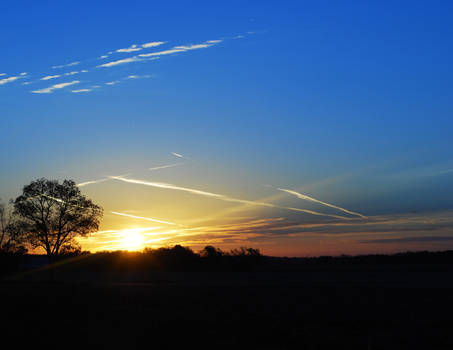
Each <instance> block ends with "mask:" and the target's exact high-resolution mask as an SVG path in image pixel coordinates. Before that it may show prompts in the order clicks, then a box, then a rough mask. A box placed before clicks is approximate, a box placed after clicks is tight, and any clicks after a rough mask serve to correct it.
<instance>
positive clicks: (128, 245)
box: [120, 228, 145, 250]
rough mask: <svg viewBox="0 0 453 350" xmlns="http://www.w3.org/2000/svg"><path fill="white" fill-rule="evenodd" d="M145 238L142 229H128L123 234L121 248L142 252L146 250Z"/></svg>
mask: <svg viewBox="0 0 453 350" xmlns="http://www.w3.org/2000/svg"><path fill="white" fill-rule="evenodd" d="M144 244H145V237H144V236H143V234H142V232H141V230H140V229H133V228H132V229H127V230H124V231H123V232H122V235H121V241H120V246H121V248H122V249H125V250H140V249H143V248H144Z"/></svg>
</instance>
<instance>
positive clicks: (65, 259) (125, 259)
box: [0, 245, 265, 274]
mask: <svg viewBox="0 0 453 350" xmlns="http://www.w3.org/2000/svg"><path fill="white" fill-rule="evenodd" d="M264 260H265V257H264V256H263V255H262V254H261V253H260V251H259V250H258V249H254V248H246V247H241V248H239V249H233V250H231V251H228V252H227V251H223V250H221V249H219V248H215V247H213V246H206V247H205V248H204V249H203V250H201V251H199V252H194V251H193V250H192V249H191V248H189V247H183V246H181V245H175V246H173V247H165V248H158V249H150V248H146V249H144V250H143V251H141V252H129V251H103V252H96V253H90V252H81V251H75V252H70V253H64V254H60V255H59V256H58V257H56V258H55V260H54V264H53V265H54V266H55V270H60V271H91V272H95V271H99V272H109V271H112V272H115V271H118V272H123V271H252V270H254V269H255V268H256V267H257V266H260V265H262V263H263V262H264ZM0 265H1V266H2V267H3V268H2V272H3V274H5V273H8V272H12V271H17V270H22V271H23V270H31V269H39V268H43V267H46V266H47V265H48V260H47V259H46V257H45V256H44V255H20V254H17V253H5V252H3V253H1V252H0Z"/></svg>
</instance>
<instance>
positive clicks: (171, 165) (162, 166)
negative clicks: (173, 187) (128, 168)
mask: <svg viewBox="0 0 453 350" xmlns="http://www.w3.org/2000/svg"><path fill="white" fill-rule="evenodd" d="M182 164H184V163H174V164H168V165H161V166H156V167H154V168H149V169H148V170H159V169H166V168H172V167H174V166H178V165H182Z"/></svg>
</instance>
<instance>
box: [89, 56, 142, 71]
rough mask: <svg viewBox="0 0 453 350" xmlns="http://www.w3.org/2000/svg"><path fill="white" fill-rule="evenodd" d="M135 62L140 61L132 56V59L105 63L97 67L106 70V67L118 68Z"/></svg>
mask: <svg viewBox="0 0 453 350" xmlns="http://www.w3.org/2000/svg"><path fill="white" fill-rule="evenodd" d="M137 61H140V59H139V58H138V57H136V56H134V57H129V58H124V59H122V60H117V61H112V62H107V63H104V64H101V65H99V66H97V67H100V68H108V67H113V66H118V65H120V64H125V63H131V62H137Z"/></svg>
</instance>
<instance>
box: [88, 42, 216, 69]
mask: <svg viewBox="0 0 453 350" xmlns="http://www.w3.org/2000/svg"><path fill="white" fill-rule="evenodd" d="M220 42H222V40H208V41H205V42H204V43H201V44H193V45H184V46H175V47H173V48H172V49H169V50H163V51H158V52H151V53H146V54H139V55H137V56H132V57H128V58H124V59H121V60H116V61H111V62H107V63H104V64H101V65H98V66H97V67H103V68H108V67H113V66H117V65H120V64H126V63H131V62H139V61H143V60H148V59H157V58H159V57H160V56H163V55H170V54H173V53H179V52H186V51H190V50H197V49H204V48H207V47H211V46H213V45H216V44H218V43H220ZM163 43H164V42H155V43H148V44H143V45H148V46H147V47H152V46H150V45H151V44H154V45H153V46H158V45H161V44H163ZM142 48H143V46H142ZM142 48H140V47H138V46H137V45H132V46H131V47H130V48H128V49H120V50H123V51H121V52H133V51H139V50H142ZM125 50H129V51H125ZM117 52H118V50H117Z"/></svg>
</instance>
